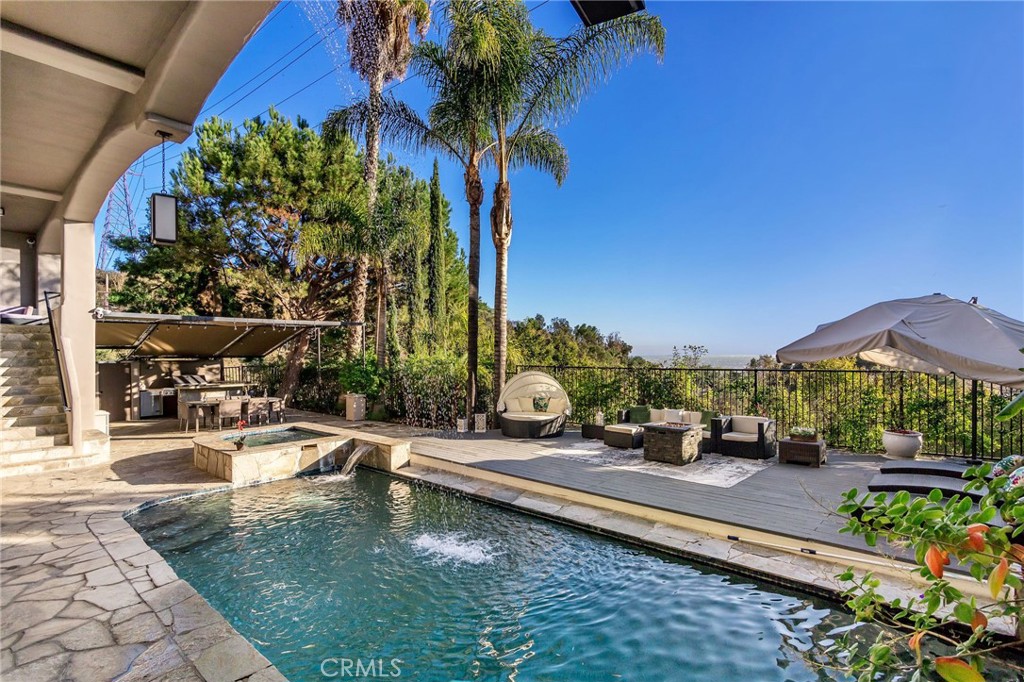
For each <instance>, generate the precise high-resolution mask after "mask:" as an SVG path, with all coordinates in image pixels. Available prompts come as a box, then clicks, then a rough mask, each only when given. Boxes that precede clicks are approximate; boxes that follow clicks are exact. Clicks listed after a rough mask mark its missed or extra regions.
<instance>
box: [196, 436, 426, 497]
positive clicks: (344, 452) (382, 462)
mask: <svg viewBox="0 0 1024 682" xmlns="http://www.w3.org/2000/svg"><path fill="white" fill-rule="evenodd" d="M289 426H291V427H295V428H304V429H310V430H312V431H319V432H321V433H324V434H325V435H324V436H322V437H319V438H316V439H310V440H305V441H295V442H292V443H279V444H276V445H264V446H259V447H255V448H243V449H242V450H236V449H235V445H234V443H233V442H232V441H230V440H224V439H222V438H221V437H220V436H201V437H199V438H196V439H195V440H194V441H193V450H192V459H193V463H194V464H195V466H196V468H198V469H201V470H202V471H205V472H207V473H209V474H212V475H213V476H216V477H217V478H222V479H224V480H226V481H230V482H231V485H232V486H245V485H252V484H254V483H262V482H266V481H274V480H277V479H282V478H291V477H292V476H295V475H297V474H301V473H311V472H316V471H322V470H325V469H334V468H336V467H340V466H342V465H343V464H344V463H345V461H346V459H348V457H349V455H351V454H352V451H353V450H354V449H355V448H356V447H358V446H360V445H363V444H364V443H368V444H372V445H375V446H376V450H375V451H374V452H372V453H370V454H368V455H367V456H366V457H365V458H364V459H363V461H362V463H363V464H365V465H367V466H369V467H371V468H374V469H380V470H381V471H388V472H393V471H397V470H398V469H400V468H402V467H404V466H406V465H408V463H409V458H410V444H409V442H408V441H404V440H398V439H396V438H389V437H387V436H378V435H375V434H372V433H367V432H362V431H355V430H349V429H337V428H333V427H326V426H321V425H318V424H307V423H296V424H290V425H289ZM267 430H275V429H267ZM256 432H257V433H258V431H256Z"/></svg>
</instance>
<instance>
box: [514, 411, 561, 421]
mask: <svg viewBox="0 0 1024 682" xmlns="http://www.w3.org/2000/svg"><path fill="white" fill-rule="evenodd" d="M501 414H502V416H503V417H505V418H506V419H515V420H516V421H521V422H527V421H538V422H539V421H544V420H545V419H554V418H555V417H558V416H559V415H557V414H551V413H550V412H502V413H501Z"/></svg>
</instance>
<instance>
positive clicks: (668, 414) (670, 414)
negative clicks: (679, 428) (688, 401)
mask: <svg viewBox="0 0 1024 682" xmlns="http://www.w3.org/2000/svg"><path fill="white" fill-rule="evenodd" d="M662 414H663V415H664V418H663V419H662V421H666V422H675V423H677V424H678V423H681V422H682V421H683V411H682V410H662Z"/></svg>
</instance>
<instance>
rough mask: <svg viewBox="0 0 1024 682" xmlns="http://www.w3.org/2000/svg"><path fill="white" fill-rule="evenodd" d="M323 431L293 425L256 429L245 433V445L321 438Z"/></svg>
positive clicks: (226, 437)
mask: <svg viewBox="0 0 1024 682" xmlns="http://www.w3.org/2000/svg"><path fill="white" fill-rule="evenodd" d="M325 435H328V434H324V433H320V432H319V431H310V430H309V429H302V428H298V427H295V426H288V427H285V428H283V429H274V430H272V431H257V432H255V433H247V434H245V446H246V447H248V448H255V447H259V446H260V445H277V444H278V443H291V442H293V441H297V440H309V439H311V438H323V437H324V436H325ZM237 438H238V434H237V433H234V434H231V435H230V436H223V439H224V440H232V441H233V440H236V439H237Z"/></svg>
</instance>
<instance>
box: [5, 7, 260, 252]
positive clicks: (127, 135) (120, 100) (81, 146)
mask: <svg viewBox="0 0 1024 682" xmlns="http://www.w3.org/2000/svg"><path fill="white" fill-rule="evenodd" d="M275 4H276V0H242V1H238V2H218V1H216V0H200V1H197V2H179V1H177V0H169V1H167V2H144V1H140V0H128V1H126V2H111V1H97V2H76V1H74V0H57V1H54V2H19V1H16V0H15V1H11V0H7V1H5V2H3V3H0V81H2V82H3V84H4V85H3V101H2V103H0V129H2V130H3V138H4V139H3V145H2V147H0V205H2V206H3V208H4V214H3V218H2V227H3V229H4V230H6V231H14V232H22V233H27V234H35V235H36V242H37V245H36V250H37V252H39V253H60V252H61V251H62V248H63V247H62V242H61V234H62V229H60V228H61V227H62V225H63V223H64V222H84V223H91V222H92V221H93V220H95V217H96V215H97V213H98V212H99V210H100V207H101V206H102V204H103V201H104V199H105V198H106V195H107V192H108V191H109V190H110V188H111V187H112V186H113V185H114V183H115V182H116V181H117V178H118V177H120V176H121V174H122V173H124V171H125V170H126V169H127V168H128V166H129V165H131V164H132V163H133V162H134V161H135V160H136V159H138V158H139V156H140V155H142V154H143V153H144V152H146V151H147V150H148V149H150V148H152V147H154V146H156V145H157V144H159V143H160V140H161V138H160V137H159V136H158V132H160V131H163V132H166V133H169V134H170V136H171V137H170V139H171V140H173V141H176V142H182V141H184V140H185V138H186V137H188V135H189V134H191V131H192V124H193V122H194V121H195V120H196V117H197V116H198V114H199V111H200V110H201V108H202V105H203V103H204V101H205V100H206V98H207V97H208V96H209V93H210V91H211V90H212V89H213V87H214V85H216V83H217V81H218V80H219V79H220V77H221V75H222V74H223V73H224V71H225V69H227V67H228V65H229V64H230V63H231V61H232V60H233V59H234V57H235V56H236V55H237V54H238V52H239V50H241V49H242V46H243V45H245V43H246V41H247V40H248V39H249V38H250V37H251V36H252V34H253V33H254V32H255V31H256V29H257V28H258V26H259V24H260V23H261V22H262V21H263V19H264V18H265V17H266V15H267V13H268V12H269V11H270V10H271V9H272V8H273V7H274V5H275Z"/></svg>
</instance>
